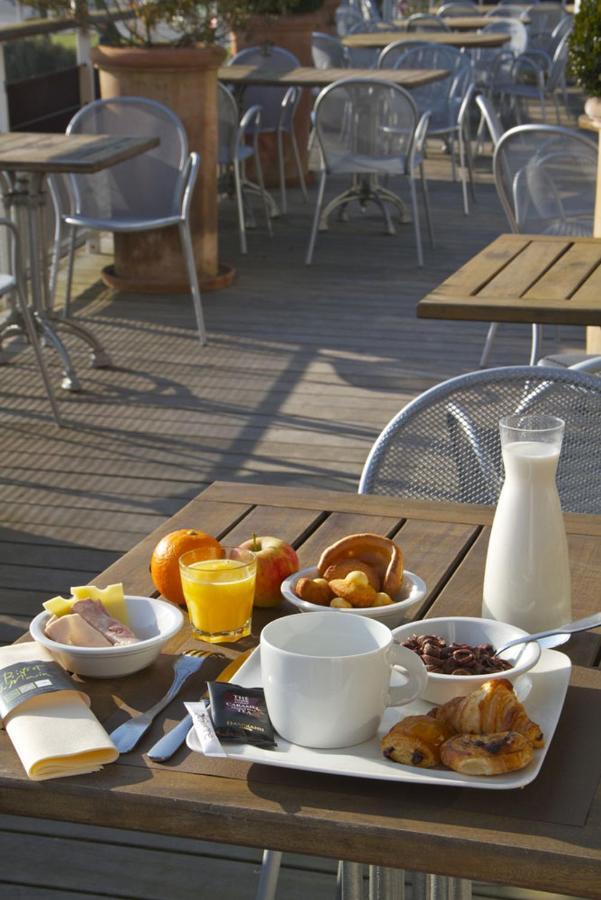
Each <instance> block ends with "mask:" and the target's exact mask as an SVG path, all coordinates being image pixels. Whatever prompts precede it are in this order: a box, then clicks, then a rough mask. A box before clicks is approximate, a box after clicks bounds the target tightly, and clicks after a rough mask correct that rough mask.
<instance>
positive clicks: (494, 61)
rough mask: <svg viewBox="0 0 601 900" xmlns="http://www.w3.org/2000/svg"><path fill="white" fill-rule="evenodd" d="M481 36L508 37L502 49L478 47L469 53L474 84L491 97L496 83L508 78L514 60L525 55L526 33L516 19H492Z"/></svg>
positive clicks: (526, 45)
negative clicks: (495, 35)
mask: <svg viewBox="0 0 601 900" xmlns="http://www.w3.org/2000/svg"><path fill="white" fill-rule="evenodd" d="M482 34H508V35H510V39H509V41H508V42H507V43H506V44H505V45H504V46H503V47H497V48H491V47H479V48H477V49H475V50H473V51H472V53H471V57H472V62H473V65H474V81H475V84H476V86H477V87H479V88H480V89H481V90H484V91H486V92H487V93H488V95H489V96H491V95H492V94H493V93H494V90H495V85H496V84H497V82H499V81H500V82H503V81H506V80H507V78H508V77H510V74H511V69H512V66H513V63H514V61H515V58H516V57H517V56H519V55H520V54H522V53H525V51H526V49H527V47H528V31H527V30H526V26H525V25H524V24H523V23H522V22H520V21H519V20H518V19H494V20H491V22H490V24H489V25H485V26H484V28H483V29H482Z"/></svg>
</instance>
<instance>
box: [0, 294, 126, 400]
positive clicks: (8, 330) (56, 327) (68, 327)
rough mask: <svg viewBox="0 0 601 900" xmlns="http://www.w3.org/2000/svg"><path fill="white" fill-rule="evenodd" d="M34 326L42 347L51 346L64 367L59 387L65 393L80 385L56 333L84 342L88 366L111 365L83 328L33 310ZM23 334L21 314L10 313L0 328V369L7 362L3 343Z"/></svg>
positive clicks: (69, 358) (74, 389)
mask: <svg viewBox="0 0 601 900" xmlns="http://www.w3.org/2000/svg"><path fill="white" fill-rule="evenodd" d="M32 319H33V323H34V325H35V328H36V331H37V333H38V335H39V337H40V338H41V342H42V344H46V345H50V346H51V347H53V348H54V350H56V352H57V353H58V356H59V358H60V360H61V363H62V367H63V378H62V381H61V387H62V388H63V390H65V391H73V392H76V391H80V390H81V382H80V381H79V378H78V377H77V374H76V372H75V369H74V367H73V364H72V362H71V357H70V356H69V352H68V350H67V348H66V347H65V345H64V343H63V341H62V340H61V338H60V337H59V335H58V334H57V331H63V332H66V333H68V334H71V335H73V336H74V337H78V338H81V340H83V341H85V342H86V343H87V344H88V345H89V347H90V350H91V354H92V355H91V366H92V368H93V369H106V368H110V367H111V366H112V362H111V358H110V356H109V355H108V353H107V352H106V350H105V349H104V347H103V346H102V345H101V344H100V342H99V341H98V340H97V339H96V338H95V337H94V335H93V334H92V333H91V332H90V331H88V329H87V328H84V327H83V326H82V325H79V324H76V323H75V322H71V321H69V320H66V319H60V318H59V317H58V316H54V315H51V314H49V313H42V312H38V311H37V310H34V311H33V314H32ZM19 334H20V335H23V336H24V337H25V338H27V328H26V324H25V320H24V318H23V315H22V313H21V312H20V311H19V310H17V309H15V310H12V311H11V312H10V314H9V315H8V316H7V318H6V319H5V321H4V322H3V323H2V325H0V366H4V365H6V364H7V363H8V356H7V354H6V353H5V352H4V351H3V350H2V343H3V342H4V340H5V339H6V338H10V337H14V336H15V335H19Z"/></svg>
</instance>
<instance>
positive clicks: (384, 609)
mask: <svg viewBox="0 0 601 900" xmlns="http://www.w3.org/2000/svg"><path fill="white" fill-rule="evenodd" d="M318 577H319V572H318V570H317V568H316V567H315V566H311V567H310V568H309V569H301V570H300V571H299V572H295V573H294V575H290V576H289V577H288V578H286V580H285V581H283V582H282V594H283V596H284V597H285V598H286V600H288V601H289V602H290V603H292V605H293V606H295V607H296V608H297V609H299V610H300V611H301V612H328V611H330V612H343V613H351V614H352V615H357V616H367V618H368V619H377V621H378V622H384V624H385V625H388V627H389V628H392V627H393V625H398V623H399V622H402V621H403V619H404V617H405V615H406V613H407V610H408V609H411V607H413V606H415V605H416V604H418V603H420V602H421V601H422V600H423V599H424V597H425V596H426V594H427V592H428V590H427V588H426V583H425V582H424V581H422V579H421V578H420V577H419V575H414V574H413V572H408V571H407V570H406V569H405V575H404V578H403V584H402V585H401V590H400V592H399V597H398V599H397V600H396V602H395V603H389V604H388V606H371V607H369V608H368V609H337V608H334V607H332V606H320V605H319V604H318V603H310V602H309V601H308V600H301V598H300V597H297V596H296V593H295V591H294V586H295V585H296V582H297V581H298V579H299V578H318ZM393 599H395V598H393Z"/></svg>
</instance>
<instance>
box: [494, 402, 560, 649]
mask: <svg viewBox="0 0 601 900" xmlns="http://www.w3.org/2000/svg"><path fill="white" fill-rule="evenodd" d="M562 436H563V422H562V420H561V419H556V418H554V417H552V416H507V417H506V418H505V419H502V420H501V443H502V450H503V463H504V465H505V483H504V485H503V488H502V490H501V495H500V497H499V502H498V504H497V510H496V513H495V518H494V521H493V526H492V531H491V535H490V542H489V547H488V555H487V558H486V570H485V575H484V591H483V604H482V615H483V616H484V617H486V618H490V619H497V620H499V621H503V622H509V623H511V624H512V625H516V626H518V627H519V628H523V629H524V630H525V631H530V632H532V631H542V630H544V629H546V628H552V627H554V626H556V625H563V624H564V623H565V622H569V621H570V619H571V591H570V570H569V562H568V546H567V540H566V533H565V527H564V523H563V517H562V513H561V505H560V501H559V494H558V493H557V486H556V483H555V475H556V472H557V464H558V462H559V454H560V450H561V440H562Z"/></svg>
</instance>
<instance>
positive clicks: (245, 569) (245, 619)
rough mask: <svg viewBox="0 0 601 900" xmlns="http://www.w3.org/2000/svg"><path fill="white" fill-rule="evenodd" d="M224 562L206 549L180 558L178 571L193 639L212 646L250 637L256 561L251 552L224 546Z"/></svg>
mask: <svg viewBox="0 0 601 900" xmlns="http://www.w3.org/2000/svg"><path fill="white" fill-rule="evenodd" d="M223 551H224V552H223V556H222V558H221V559H206V554H205V558H204V559H203V558H202V557H203V552H204V551H203V550H202V549H201V550H189V551H188V552H187V553H184V554H183V556H180V559H179V571H180V575H181V579H182V588H183V591H184V597H185V598H186V605H187V607H188V613H189V615H190V622H191V623H192V628H193V631H194V637H196V638H198V639H199V640H202V641H209V642H210V643H212V644H219V643H223V642H225V641H228V642H229V641H237V640H239V638H242V637H246V635H247V634H250V626H251V619H252V607H253V599H254V595H255V576H256V572H257V560H256V557H255V554H254V553H252V552H251V551H250V550H242V549H240V548H238V547H235V548H234V547H224V548H223Z"/></svg>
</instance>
